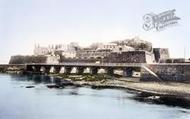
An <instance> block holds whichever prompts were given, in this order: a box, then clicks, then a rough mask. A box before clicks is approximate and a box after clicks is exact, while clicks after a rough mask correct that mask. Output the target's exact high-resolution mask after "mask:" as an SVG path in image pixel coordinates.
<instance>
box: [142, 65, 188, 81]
mask: <svg viewBox="0 0 190 119" xmlns="http://www.w3.org/2000/svg"><path fill="white" fill-rule="evenodd" d="M147 67H148V68H149V69H150V70H151V71H153V72H154V73H155V74H156V75H157V76H158V77H159V78H160V79H161V80H162V81H174V82H189V83H190V64H185V63H184V64H183V63H180V64H177V63H176V64H174V63H173V64H149V65H147ZM141 80H142V81H149V80H159V79H158V78H156V77H155V76H153V75H152V74H150V73H149V72H148V71H146V70H145V69H143V68H142V70H141Z"/></svg>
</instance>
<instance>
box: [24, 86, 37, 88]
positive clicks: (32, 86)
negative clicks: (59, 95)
mask: <svg viewBox="0 0 190 119" xmlns="http://www.w3.org/2000/svg"><path fill="white" fill-rule="evenodd" d="M34 87H35V86H26V88H34Z"/></svg>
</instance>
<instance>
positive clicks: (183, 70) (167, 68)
mask: <svg viewBox="0 0 190 119" xmlns="http://www.w3.org/2000/svg"><path fill="white" fill-rule="evenodd" d="M9 69H10V70H11V69H13V70H14V69H21V70H23V71H26V72H31V73H42V74H48V73H61V70H63V73H65V74H70V73H72V70H73V69H75V73H76V74H83V73H85V70H86V69H89V72H88V73H91V74H97V73H98V71H99V70H101V69H103V70H104V71H105V73H107V74H108V75H113V74H114V71H115V70H121V71H122V72H123V76H127V77H140V79H141V80H144V81H150V80H154V81H155V80H159V81H160V80H161V81H177V82H190V63H160V64H145V63H59V64H44V63H28V64H20V65H18V64H10V65H9V64H0V72H3V71H6V70H9ZM52 69H53V70H52Z"/></svg>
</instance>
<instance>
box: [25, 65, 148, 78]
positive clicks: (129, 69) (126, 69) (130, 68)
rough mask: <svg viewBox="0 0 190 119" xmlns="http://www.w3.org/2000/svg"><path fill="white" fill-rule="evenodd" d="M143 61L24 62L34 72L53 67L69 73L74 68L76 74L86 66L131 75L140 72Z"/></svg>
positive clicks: (44, 71)
mask: <svg viewBox="0 0 190 119" xmlns="http://www.w3.org/2000/svg"><path fill="white" fill-rule="evenodd" d="M144 65H145V64H143V63H59V64H43V63H38V64H33V63H31V64H26V71H28V72H36V73H39V72H41V73H47V74H48V73H50V71H51V69H53V73H60V71H61V70H62V69H64V73H65V74H70V73H71V72H72V70H73V69H74V68H75V69H76V71H75V73H76V74H83V73H84V71H85V70H86V69H87V68H88V69H89V73H91V74H97V73H98V71H99V70H100V69H103V70H104V71H105V73H107V74H109V75H113V74H114V70H117V69H119V70H122V71H123V75H124V76H132V75H133V72H140V71H141V67H142V66H144Z"/></svg>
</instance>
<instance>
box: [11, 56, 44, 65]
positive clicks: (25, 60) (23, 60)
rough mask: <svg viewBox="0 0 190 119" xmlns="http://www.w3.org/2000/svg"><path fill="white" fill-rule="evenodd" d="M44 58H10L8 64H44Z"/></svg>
mask: <svg viewBox="0 0 190 119" xmlns="http://www.w3.org/2000/svg"><path fill="white" fill-rule="evenodd" d="M46 59H47V57H46V56H22V55H16V56H11V58H10V60H9V64H25V63H45V62H46Z"/></svg>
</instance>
